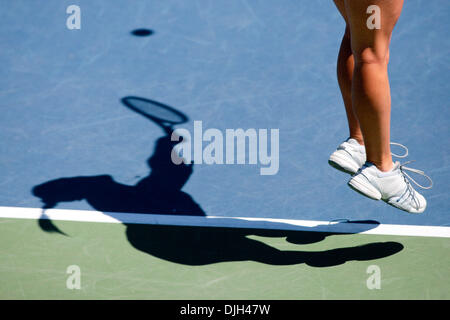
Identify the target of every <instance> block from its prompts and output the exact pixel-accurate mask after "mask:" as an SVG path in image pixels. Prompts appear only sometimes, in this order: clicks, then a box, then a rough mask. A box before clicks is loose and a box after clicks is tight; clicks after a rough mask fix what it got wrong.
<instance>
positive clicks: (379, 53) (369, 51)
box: [352, 46, 389, 65]
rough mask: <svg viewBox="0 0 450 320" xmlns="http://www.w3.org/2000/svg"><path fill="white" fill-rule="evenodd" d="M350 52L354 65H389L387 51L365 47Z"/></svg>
mask: <svg viewBox="0 0 450 320" xmlns="http://www.w3.org/2000/svg"><path fill="white" fill-rule="evenodd" d="M352 51H353V57H354V59H355V64H356V65H362V64H378V65H387V64H388V63H389V49H385V50H383V49H377V48H374V47H370V46H367V47H364V48H359V49H357V50H352Z"/></svg>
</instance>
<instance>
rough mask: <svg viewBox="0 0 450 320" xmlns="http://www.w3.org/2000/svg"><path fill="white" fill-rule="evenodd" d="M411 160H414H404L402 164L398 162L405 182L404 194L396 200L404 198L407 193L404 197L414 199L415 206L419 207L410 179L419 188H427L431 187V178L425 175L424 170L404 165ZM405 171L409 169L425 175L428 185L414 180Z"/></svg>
mask: <svg viewBox="0 0 450 320" xmlns="http://www.w3.org/2000/svg"><path fill="white" fill-rule="evenodd" d="M411 162H414V160H411V161H407V162H405V163H403V164H400V166H399V167H400V171H401V172H402V174H403V179H404V180H405V182H406V190H405V192H404V194H403V195H402V196H401V197H400V198H399V199H398V200H397V202H400V200H402V199H403V198H404V195H407V197H406V198H409V197H411V198H412V200H413V201H414V203H415V204H416V208H419V206H420V204H419V201H418V199H417V197H416V193H415V191H414V188H413V187H412V186H411V183H410V181H411V182H412V183H414V184H415V185H416V186H418V187H419V188H421V189H427V190H428V189H431V188H432V187H433V180H431V178H430V177H429V176H427V175H426V174H425V172H423V171H422V170H418V169H414V168H410V167H406V166H405V164H408V163H411ZM406 171H410V172H413V173H416V174H419V175H421V176H423V177H425V178H426V179H427V180H428V181H429V182H430V185H429V186H423V185H421V184H420V183H418V182H417V181H416V180H414V179H413V178H412V177H411V176H410V175H409V174H408V173H407V172H406Z"/></svg>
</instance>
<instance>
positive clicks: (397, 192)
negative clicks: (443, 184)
mask: <svg viewBox="0 0 450 320" xmlns="http://www.w3.org/2000/svg"><path fill="white" fill-rule="evenodd" d="M405 170H408V171H411V172H414V173H417V174H420V175H423V176H424V177H426V178H427V179H428V180H429V181H430V186H429V187H424V186H422V185H420V184H418V183H417V182H416V181H414V179H412V178H411V177H410V176H409V175H408V174H407V173H406V172H405ZM408 178H409V179H410V180H411V181H412V182H413V183H414V184H416V185H417V186H418V187H420V188H422V189H430V188H431V187H432V185H433V181H432V180H431V178H430V177H428V176H427V175H425V173H424V172H423V171H420V170H417V169H412V168H408V167H405V166H404V165H401V164H400V162H398V161H397V162H395V163H394V167H393V168H392V169H391V170H390V171H388V172H383V171H380V170H379V169H378V168H377V167H376V166H375V165H374V164H372V163H370V162H366V163H365V164H364V165H363V166H362V168H361V169H359V170H358V172H357V173H356V174H355V175H354V176H353V177H352V178H351V179H350V181H349V182H348V185H349V186H350V187H351V188H352V189H354V190H355V191H357V192H359V193H361V194H362V195H364V196H366V197H369V198H371V199H374V200H383V201H385V202H386V203H388V204H390V205H392V206H394V207H396V208H398V209H401V210H404V211H407V212H409V213H422V212H424V211H425V208H426V207H427V201H426V200H425V198H424V197H423V196H422V195H421V194H420V193H418V192H417V191H416V190H414V188H413V187H412V185H411V183H410V181H409V180H408Z"/></svg>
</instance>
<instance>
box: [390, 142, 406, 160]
mask: <svg viewBox="0 0 450 320" xmlns="http://www.w3.org/2000/svg"><path fill="white" fill-rule="evenodd" d="M390 144H391V145H393V146H398V147H401V148H403V149H404V150H405V154H403V155H401V156H400V155H398V154H395V153H393V152H392V151H391V155H393V156H394V157H396V158H406V157H407V156H408V148H407V147H405V146H404V145H402V144H401V143H397V142H391V143H390Z"/></svg>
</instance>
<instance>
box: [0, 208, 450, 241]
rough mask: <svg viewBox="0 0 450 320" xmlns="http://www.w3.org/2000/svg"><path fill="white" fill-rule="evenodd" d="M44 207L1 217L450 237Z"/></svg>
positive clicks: (426, 229)
mask: <svg viewBox="0 0 450 320" xmlns="http://www.w3.org/2000/svg"><path fill="white" fill-rule="evenodd" d="M42 213H43V210H42V209H40V208H22V207H1V206H0V218H16V219H51V220H62V221H80V222H101V223H130V224H149V225H173V226H197V227H228V228H251V229H272V230H299V231H317V232H333V233H359V234H377V235H397V236H418V237H440V238H450V227H444V226H415V225H397V224H368V223H358V222H357V221H355V222H345V221H344V222H341V223H339V222H333V221H314V220H292V219H269V218H243V217H219V216H204V217H203V216H182V215H161V214H137V213H117V212H110V213H109V212H108V213H103V212H100V211H91V210H69V209H47V210H45V215H42Z"/></svg>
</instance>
